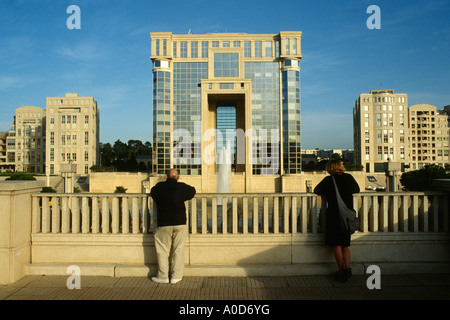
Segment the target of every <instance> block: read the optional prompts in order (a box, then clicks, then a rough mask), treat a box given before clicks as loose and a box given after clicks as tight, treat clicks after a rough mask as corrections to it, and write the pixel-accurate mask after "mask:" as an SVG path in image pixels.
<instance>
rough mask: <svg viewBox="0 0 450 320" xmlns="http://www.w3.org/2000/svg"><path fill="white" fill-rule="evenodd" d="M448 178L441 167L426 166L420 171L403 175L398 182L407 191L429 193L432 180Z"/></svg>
mask: <svg viewBox="0 0 450 320" xmlns="http://www.w3.org/2000/svg"><path fill="white" fill-rule="evenodd" d="M449 178H450V175H449V174H447V173H446V172H445V169H444V168H443V167H441V166H438V165H435V164H427V165H425V166H424V167H423V168H422V169H419V170H414V171H408V172H405V173H403V174H402V176H401V177H400V182H401V184H402V185H403V186H404V187H405V188H406V189H407V190H409V191H429V190H433V180H434V179H449Z"/></svg>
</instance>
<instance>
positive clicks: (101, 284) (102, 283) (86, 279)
mask: <svg viewBox="0 0 450 320" xmlns="http://www.w3.org/2000/svg"><path fill="white" fill-rule="evenodd" d="M65 279H66V280H67V277H65ZM120 279H121V278H113V277H95V276H83V275H81V278H80V282H81V283H80V285H81V288H85V287H88V288H94V287H96V288H112V287H114V286H115V284H116V283H117V282H118V281H119V280H120ZM64 285H66V282H65V281H64Z"/></svg>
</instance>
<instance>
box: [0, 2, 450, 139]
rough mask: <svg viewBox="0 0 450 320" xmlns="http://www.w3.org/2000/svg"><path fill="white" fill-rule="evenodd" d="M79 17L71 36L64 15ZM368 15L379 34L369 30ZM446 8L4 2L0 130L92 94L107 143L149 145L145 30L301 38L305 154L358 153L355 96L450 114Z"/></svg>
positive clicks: (0, 11) (449, 11) (449, 5)
mask: <svg viewBox="0 0 450 320" xmlns="http://www.w3.org/2000/svg"><path fill="white" fill-rule="evenodd" d="M72 4H73V5H77V6H79V7H80V9H81V29H80V30H76V29H74V30H69V29H68V28H67V26H66V21H67V19H68V18H69V17H70V14H68V13H66V10H67V8H68V6H70V5H72ZM370 5H377V6H379V8H380V12H381V29H379V30H377V29H373V30H371V29H368V28H367V26H366V21H367V19H368V18H369V17H370V16H371V14H368V13H366V10H367V8H368V7H369V6H370ZM449 17H450V1H449V0H429V1H426V0H422V1H415V0H410V1H406V0H402V1H377V0H370V1H366V0H293V1H291V0H288V1H281V2H280V1H267V0H257V1H253V0H240V1H235V0H227V1H212V0H209V1H204V0H191V1H185V0H184V1H178V0H174V1H153V0H132V1H124V0H95V1H94V0H68V1H67V0H58V1H56V0H48V1H46V0H0V111H1V112H0V130H1V131H6V130H8V129H9V127H10V124H11V122H12V121H13V117H14V114H15V109H16V108H18V107H21V106H24V105H35V106H39V107H43V108H45V103H46V100H45V99H46V97H53V96H64V95H65V93H66V92H71V93H78V94H79V95H80V96H93V97H94V99H95V100H96V101H97V102H98V105H99V108H100V119H101V122H100V141H101V142H111V143H114V141H116V140H118V139H120V140H121V141H124V142H127V141H128V140H129V139H139V140H142V141H143V142H145V141H152V137H151V135H152V131H151V126H152V63H151V60H150V59H149V56H150V32H157V31H170V32H172V33H174V34H187V33H188V31H189V29H191V32H192V33H195V34H203V33H211V32H230V33H231V32H244V33H249V34H252V33H263V34H267V33H274V34H275V33H279V32H280V31H292V30H294V31H297V30H300V31H302V32H303V35H302V43H301V47H302V55H303V59H302V61H301V73H300V77H301V91H302V97H301V124H302V147H303V148H316V147H317V148H353V120H352V110H353V107H354V104H355V100H356V99H357V97H358V96H359V94H360V93H365V92H369V91H370V90H376V89H394V90H395V92H397V93H407V94H408V98H409V105H414V104H418V103H428V104H432V105H435V106H437V107H438V108H442V107H443V106H445V105H450V23H448V20H449Z"/></svg>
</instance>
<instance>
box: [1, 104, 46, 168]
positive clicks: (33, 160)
mask: <svg viewBox="0 0 450 320" xmlns="http://www.w3.org/2000/svg"><path fill="white" fill-rule="evenodd" d="M5 167H7V168H8V170H14V171H18V172H33V173H45V109H42V108H40V107H35V106H23V107H20V108H17V109H16V115H15V117H14V122H13V123H12V124H11V128H10V130H9V131H8V135H7V137H6V163H5Z"/></svg>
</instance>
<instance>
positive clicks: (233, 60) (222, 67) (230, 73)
mask: <svg viewBox="0 0 450 320" xmlns="http://www.w3.org/2000/svg"><path fill="white" fill-rule="evenodd" d="M214 76H215V77H239V54H238V53H216V54H214Z"/></svg>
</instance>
